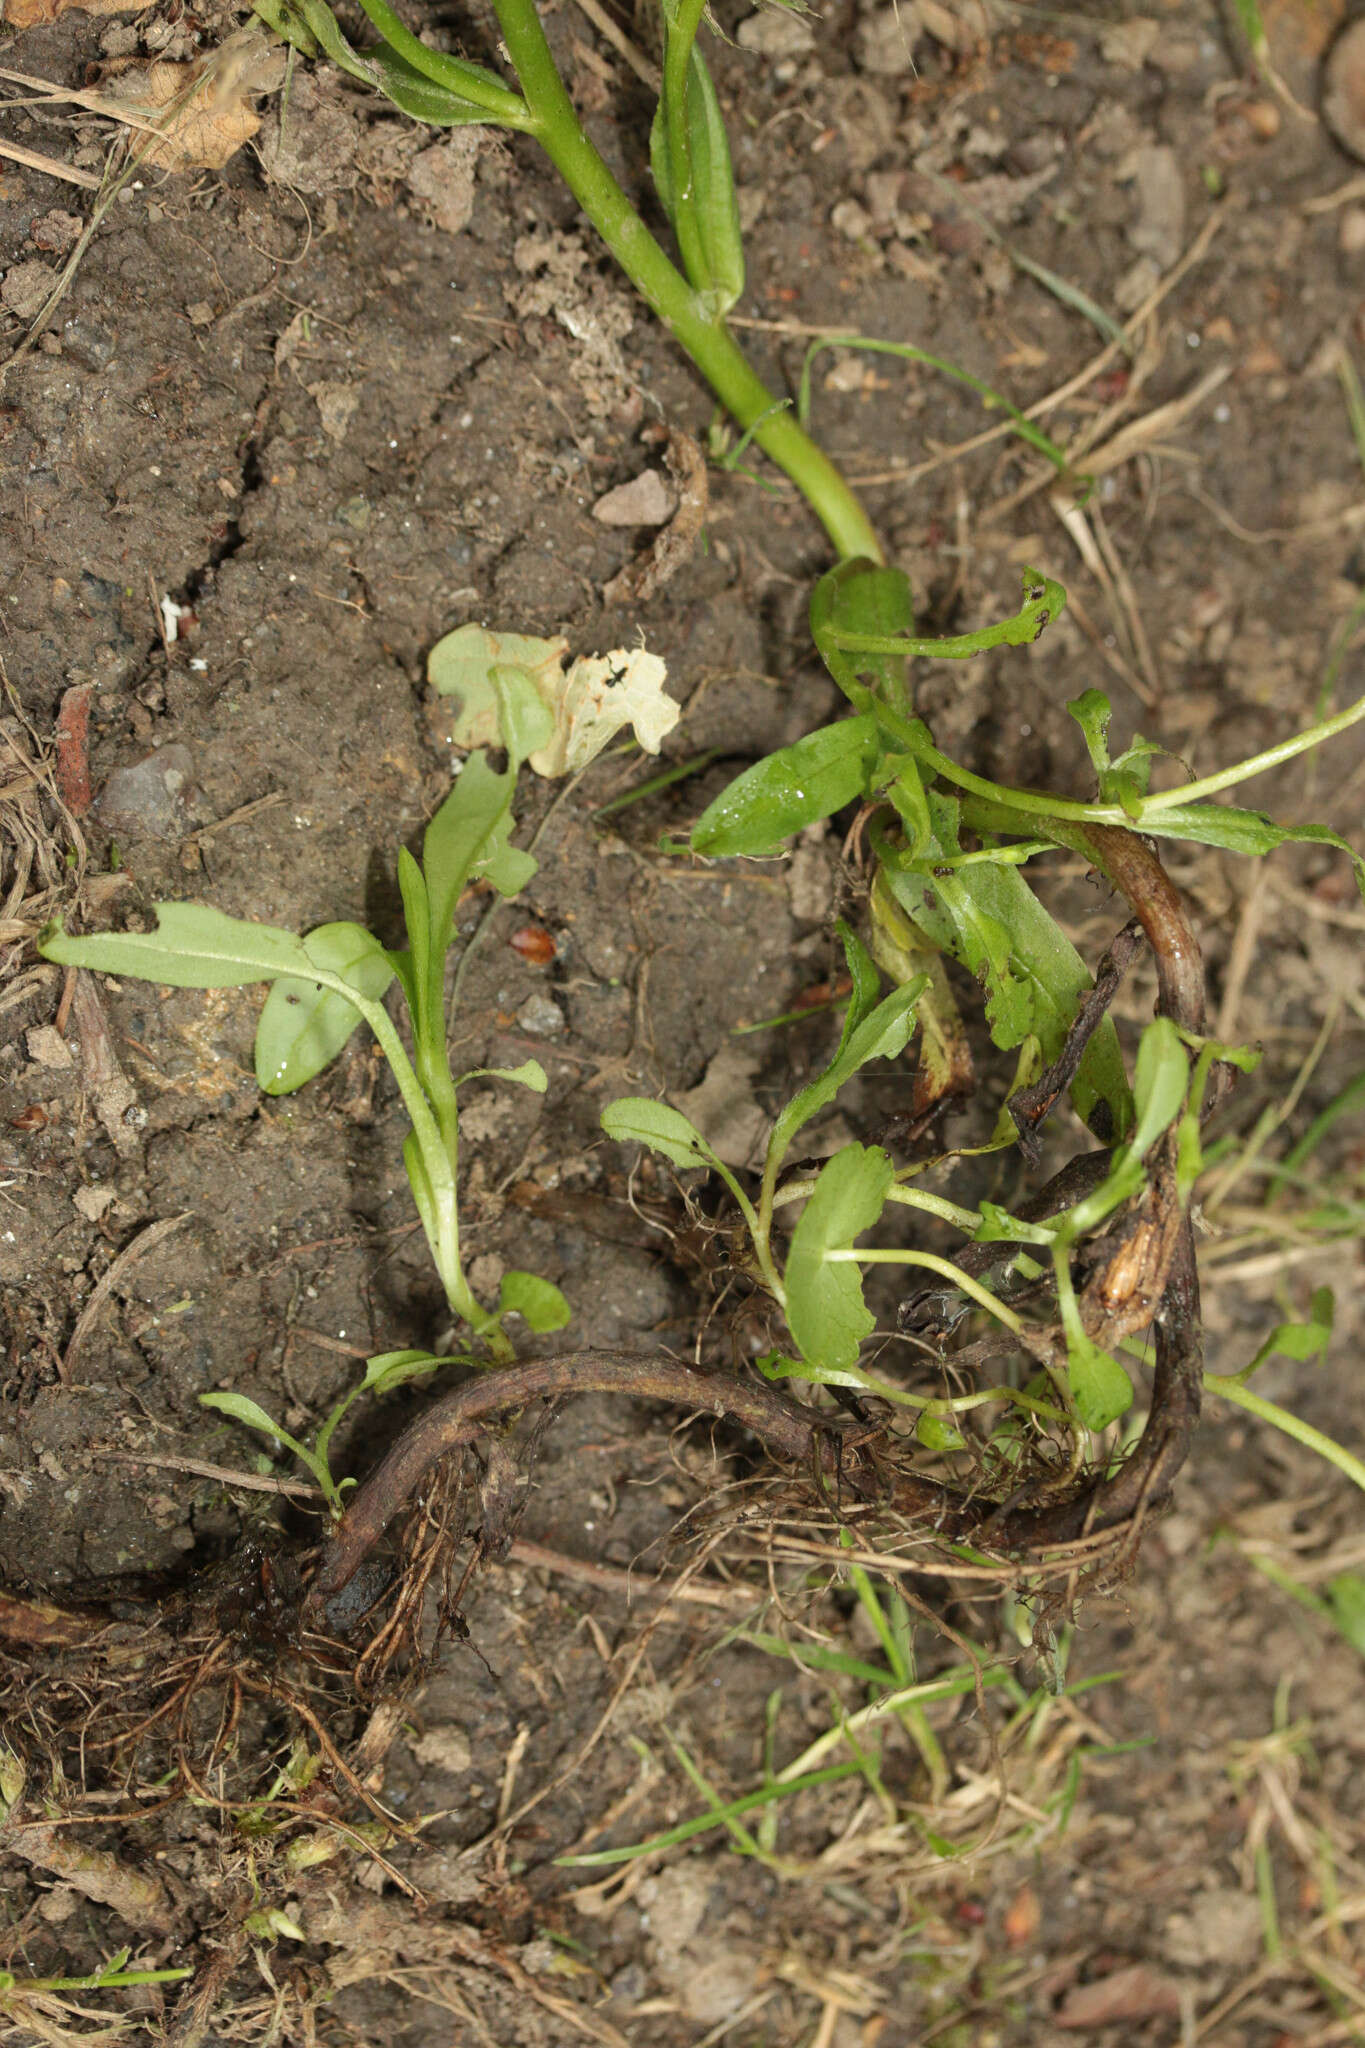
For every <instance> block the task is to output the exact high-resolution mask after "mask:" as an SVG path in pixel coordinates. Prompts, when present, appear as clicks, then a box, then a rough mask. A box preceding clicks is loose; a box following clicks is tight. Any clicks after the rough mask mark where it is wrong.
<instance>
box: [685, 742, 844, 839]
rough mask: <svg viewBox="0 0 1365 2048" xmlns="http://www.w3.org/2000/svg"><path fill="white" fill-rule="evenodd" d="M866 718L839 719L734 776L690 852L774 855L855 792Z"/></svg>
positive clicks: (697, 829)
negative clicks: (793, 837) (784, 843)
mask: <svg viewBox="0 0 1365 2048" xmlns="http://www.w3.org/2000/svg"><path fill="white" fill-rule="evenodd" d="M876 739H877V728H876V722H875V720H874V719H872V718H871V717H869V716H863V717H861V718H845V719H841V720H840V721H839V722H838V723H837V724H836V725H823V726H821V727H820V728H819V729H818V730H817V731H815V732H812V733H807V735H806V737H805V738H804V739H801V740H797V741H796V742H795V743H794V744H793V745H792V746H790V747H780V748H779V749H778V751H777V752H776V753H775V754H768V755H766V756H765V757H764V759H763V760H761V761H755V763H754V765H753V766H752V768H746V769H745V770H744V773H743V774H742V775H737V776H736V777H735V780H734V781H733V782H732V783H731V784H730V786H729V788H728V789H724V790H722V791H721V793H720V795H719V796H718V797H717V798H716V800H715V802H714V803H712V804H708V806H707V808H706V809H705V810H704V811H703V812H702V814H701V816H700V818H698V820H697V822H696V824H695V825H694V826H693V828H692V842H691V843H692V851H693V852H694V853H705V854H710V855H712V856H713V857H714V858H717V859H721V858H725V857H728V856H729V855H732V854H748V855H751V856H756V857H758V856H767V855H771V854H775V853H780V852H781V850H782V843H783V841H784V840H787V839H790V838H791V837H792V835H793V834H794V833H797V832H800V831H802V830H803V829H804V827H805V826H807V825H813V824H815V823H816V821H817V820H818V819H820V818H828V817H830V816H831V815H832V813H833V812H835V811H839V810H842V809H843V807H844V805H845V804H848V803H852V801H853V799H854V798H855V797H856V796H860V795H861V794H862V792H863V788H864V786H865V783H866V772H867V769H868V767H869V766H870V764H871V760H872V755H873V750H874V748H875V746H876Z"/></svg>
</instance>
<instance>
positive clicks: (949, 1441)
mask: <svg viewBox="0 0 1365 2048" xmlns="http://www.w3.org/2000/svg"><path fill="white" fill-rule="evenodd" d="M915 1435H916V1436H917V1437H918V1439H919V1441H920V1442H921V1443H922V1444H923V1445H924V1448H925V1449H926V1450H927V1451H960V1450H961V1449H962V1447H963V1445H964V1444H965V1443H966V1438H965V1437H964V1436H963V1434H962V1431H961V1430H960V1429H955V1428H954V1427H953V1424H952V1423H951V1422H947V1421H945V1420H944V1418H943V1417H942V1416H941V1415H931V1414H930V1412H929V1410H928V1409H927V1408H926V1409H925V1410H924V1412H923V1413H922V1414H921V1416H920V1418H919V1420H918V1422H917V1423H916V1424H915Z"/></svg>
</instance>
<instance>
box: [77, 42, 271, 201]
mask: <svg viewBox="0 0 1365 2048" xmlns="http://www.w3.org/2000/svg"><path fill="white" fill-rule="evenodd" d="M283 66H284V58H283V53H282V52H281V51H280V50H278V49H275V48H272V46H271V44H270V42H269V40H268V38H267V37H266V36H265V35H264V33H263V32H261V31H258V30H255V29H243V30H242V31H241V32H240V33H239V34H238V35H235V36H229V38H228V40H227V41H226V42H225V43H224V44H223V45H222V46H221V48H219V49H217V50H215V51H214V52H213V53H212V55H211V56H209V57H206V58H200V59H198V60H197V61H196V62H195V63H193V64H173V63H170V62H168V61H166V60H165V59H161V58H155V59H153V60H152V61H151V62H150V63H147V64H141V63H138V64H129V65H127V66H126V67H125V68H124V69H122V70H120V71H119V72H117V73H116V74H112V75H110V76H108V78H107V82H106V84H105V87H104V99H105V103H106V106H107V107H108V110H109V112H110V113H115V114H121V115H122V116H123V117H124V118H126V119H128V120H129V121H130V122H131V123H132V125H133V126H135V127H139V128H152V129H154V130H155V131H156V133H155V135H154V136H153V138H152V139H151V140H150V141H149V142H148V143H147V144H145V145H143V149H144V154H143V158H142V160H143V162H144V163H148V164H151V165H152V166H154V167H155V168H156V169H158V170H163V171H188V170H206V171H221V170H222V168H223V166H224V164H226V163H228V162H229V161H230V160H231V159H232V158H233V157H234V156H235V155H236V154H237V151H238V150H239V149H240V148H241V147H242V145H243V143H245V142H249V141H250V140H251V138H252V136H253V135H254V134H255V133H256V131H257V129H258V128H259V127H260V125H261V122H260V116H259V115H258V114H256V113H254V112H253V111H252V109H251V107H250V106H249V105H248V104H247V102H248V100H249V99H250V97H251V95H252V94H253V93H261V92H271V91H273V90H274V89H275V88H276V87H277V86H278V85H279V84H280V83H281V81H282V79H283V75H284V71H283Z"/></svg>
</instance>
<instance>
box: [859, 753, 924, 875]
mask: <svg viewBox="0 0 1365 2048" xmlns="http://www.w3.org/2000/svg"><path fill="white" fill-rule="evenodd" d="M871 779H872V787H873V790H874V791H875V792H876V793H877V794H878V795H884V796H885V797H886V799H887V801H888V803H890V804H891V805H892V807H893V809H894V810H895V813H896V815H897V817H898V818H899V819H900V821H901V824H902V825H903V826H904V827H905V833H906V846H905V852H906V855H907V857H908V859H909V861H910V862H911V864H912V865H913V864H914V863H915V862H916V861H920V860H923V859H925V858H926V857H927V856H928V854H929V852H930V849H931V848H932V845H933V839H934V827H933V819H932V817H931V815H930V811H929V797H928V793H927V791H926V790H925V787H924V778H923V776H922V775H921V773H920V768H919V763H918V761H916V759H915V757H914V755H913V754H886V755H883V757H882V759H881V760H880V761H879V762H878V763H877V766H876V768H875V769H874V770H873V772H872V778H871Z"/></svg>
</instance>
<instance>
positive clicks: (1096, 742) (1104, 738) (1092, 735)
mask: <svg viewBox="0 0 1365 2048" xmlns="http://www.w3.org/2000/svg"><path fill="white" fill-rule="evenodd" d="M1066 708H1067V710H1068V711H1069V712H1070V713H1071V716H1072V717H1073V718H1074V719H1075V721H1076V723H1077V725H1078V726H1079V727H1080V729H1081V735H1082V737H1083V738H1084V740H1085V747H1086V752H1087V753H1088V754H1089V756H1090V762H1091V766H1092V767H1093V768H1094V770H1095V772H1096V774H1097V775H1099V774H1102V773H1103V772H1104V770H1105V769H1106V768H1107V767H1108V766H1109V721H1110V719H1111V718H1112V717H1113V715H1114V707H1113V705H1112V704H1111V703H1110V702H1109V699H1108V698H1107V697H1106V696H1105V694H1104V692H1103V690H1084V691H1082V693H1081V695H1080V696H1079V697H1073V698H1072V699H1071V700H1070V702H1069V703H1068V705H1067V707H1066Z"/></svg>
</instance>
